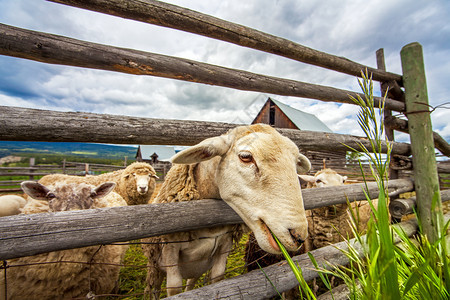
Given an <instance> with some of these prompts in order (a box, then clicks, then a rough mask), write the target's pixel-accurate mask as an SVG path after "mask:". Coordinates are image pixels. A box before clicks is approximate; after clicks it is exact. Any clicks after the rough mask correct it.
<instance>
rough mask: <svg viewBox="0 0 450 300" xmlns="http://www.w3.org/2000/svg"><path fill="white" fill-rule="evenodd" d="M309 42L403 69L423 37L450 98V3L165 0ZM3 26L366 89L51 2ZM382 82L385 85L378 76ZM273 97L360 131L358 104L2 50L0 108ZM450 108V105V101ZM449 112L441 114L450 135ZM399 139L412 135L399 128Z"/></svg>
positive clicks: (432, 76) (156, 106)
mask: <svg viewBox="0 0 450 300" xmlns="http://www.w3.org/2000/svg"><path fill="white" fill-rule="evenodd" d="M166 2H168V3H172V4H175V5H179V6H182V7H186V8H189V9H192V10H196V11H199V12H202V13H206V14H209V15H212V16H215V17H218V18H221V19H224V20H227V21H231V22H235V23H238V24H242V25H245V26H249V27H252V28H255V29H258V30H260V31H263V32H266V33H270V34H272V35H276V36H280V37H283V38H287V39H289V40H292V41H294V42H296V43H299V44H301V45H304V46H307V47H310V48H313V49H316V50H320V51H323V52H328V53H331V54H334V55H338V56H344V57H346V58H348V59H351V60H353V61H356V62H359V63H363V64H365V65H369V66H372V67H376V60H375V51H376V50H377V49H379V48H384V51H385V56H386V65H387V70H388V71H390V72H394V73H398V74H401V62H400V50H401V48H402V47H403V46H404V45H406V44H408V43H411V42H419V43H421V44H422V46H423V49H424V56H425V68H426V75H427V83H428V94H429V101H430V104H431V105H432V106H438V105H442V104H444V103H446V102H450V96H449V95H450V82H449V81H450V22H449V20H450V1H447V0H441V1H439V0H436V1H411V0H409V1H407V0H391V1H381V0H380V1H374V0H368V1H360V0H349V1H307V0H247V1H237V0H221V1H204V0H171V1H166ZM0 23H4V24H7V25H12V26H17V27H22V28H25V29H31V30H37V31H43V32H47V33H53V34H58V35H64V36H68V37H72V38H76V39H80V40H86V41H90V42H96V43H102V44H107V45H113V46H118V47H126V48H132V49H137V50H143V51H148V52H153V53H159V54H165V55H171V56H177V57H182V58H188V59H193V60H197V61H201V62H206V63H210V64H215V65H221V66H225V67H229V68H235V69H242V70H247V71H251V72H255V73H260V74H265V75H270V76H276V77H282V78H289V79H294V80H300V81H304V82H309V83H315V84H321V85H329V86H333V87H338V88H343V89H348V90H354V91H360V90H359V87H358V82H357V79H356V78H354V77H352V76H348V75H343V74H340V73H337V72H333V71H329V70H325V69H322V68H318V67H313V66H309V65H306V64H303V63H300V62H296V61H292V60H289V59H285V58H282V57H277V56H275V55H271V54H267V53H263V52H260V51H256V50H251V49H247V48H243V47H239V46H236V45H232V44H228V43H226V42H221V41H216V40H213V39H209V38H206V37H202V36H197V35H193V34H190V33H185V32H182V31H177V30H173V29H168V28H163V27H158V26H155V25H150V24H144V23H139V22H135V21H131V20H126V19H121V18H117V17H112V16H108V15H104V14H99V13H95V12H90V11H86V10H82V9H78V8H72V7H69V6H64V5H60V4H55V3H51V2H47V1H44V0H0ZM375 88H376V90H378V88H379V85H378V83H376V82H375ZM267 96H271V97H274V98H275V99H278V100H280V101H282V102H284V103H286V104H289V105H291V106H293V107H295V108H298V109H301V110H303V111H306V112H309V113H313V114H315V115H316V116H317V117H319V119H321V120H322V121H323V122H324V123H325V124H326V125H327V126H328V127H330V128H331V129H332V130H333V131H335V132H337V133H346V134H356V135H360V134H361V132H360V130H359V128H358V125H357V122H356V118H355V115H356V113H357V110H358V109H357V107H355V106H353V105H345V104H333V103H326V102H320V101H315V100H309V99H302V98H296V97H281V96H277V95H261V94H260V93H255V92H245V91H238V90H233V89H228V88H222V87H213V86H209V85H203V84H197V83H190V82H182V81H176V80H170V79H163V78H157V77H151V76H136V75H127V74H120V73H114V72H109V71H99V70H90V69H82V68H76V67H66V66H59V65H49V64H43V63H38V62H34V61H27V60H24V59H17V58H12V57H7V56H0V105H8V106H19V107H27V108H39V109H48V110H58V111H83V112H93V113H108V114H117V115H129V116H138V117H149V118H167V119H183V120H204V121H221V122H241V123H242V122H243V123H248V122H250V121H252V120H253V118H254V117H255V115H256V113H257V112H258V110H259V109H260V108H261V106H262V104H263V103H264V101H265V100H266V99H267ZM447 107H450V105H447ZM449 117H450V110H448V109H445V108H441V109H437V110H436V111H435V112H433V114H432V120H433V129H434V130H435V131H437V132H439V133H440V134H441V135H442V136H443V137H444V138H445V139H446V140H447V141H448V140H450V122H449ZM397 137H398V139H400V140H404V139H405V138H406V137H405V136H402V135H397Z"/></svg>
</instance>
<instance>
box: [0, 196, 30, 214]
mask: <svg viewBox="0 0 450 300" xmlns="http://www.w3.org/2000/svg"><path fill="white" fill-rule="evenodd" d="M26 203H27V200H25V199H24V198H22V197H20V196H18V195H4V196H0V217H6V216H12V215H18V214H20V210H21V209H22V208H23V207H24V206H25V204H26Z"/></svg>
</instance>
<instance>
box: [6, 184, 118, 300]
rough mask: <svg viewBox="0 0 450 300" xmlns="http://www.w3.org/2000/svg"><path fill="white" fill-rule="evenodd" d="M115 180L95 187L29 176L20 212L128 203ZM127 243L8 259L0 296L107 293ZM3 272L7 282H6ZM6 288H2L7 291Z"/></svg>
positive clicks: (48, 297)
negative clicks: (117, 190)
mask: <svg viewBox="0 0 450 300" xmlns="http://www.w3.org/2000/svg"><path fill="white" fill-rule="evenodd" d="M114 187H115V183H113V182H107V183H103V184H101V185H99V186H97V187H95V186H93V185H88V184H85V183H79V184H76V183H66V182H53V183H52V184H50V185H48V186H44V185H42V184H40V183H36V182H33V181H25V182H23V183H22V189H23V190H24V191H25V192H26V193H27V194H28V195H29V196H30V197H31V198H29V201H28V203H27V204H26V205H25V207H24V208H23V213H24V214H34V213H45V212H59V211H69V210H80V209H92V208H102V207H112V206H126V202H125V200H123V198H122V197H121V196H120V195H118V194H117V193H115V192H112V190H113V189H114ZM126 250H127V247H126V246H119V245H108V246H91V247H84V248H79V249H71V250H62V251H55V252H50V253H45V254H39V255H35V256H28V257H22V258H17V259H11V260H8V266H9V268H8V269H7V270H6V272H1V274H0V299H2V300H4V299H5V298H4V297H5V295H6V296H7V299H9V300H14V299H67V298H74V297H86V296H87V295H88V294H89V295H93V294H95V295H101V294H106V293H110V292H111V291H112V290H113V289H114V287H115V286H116V282H117V280H118V277H119V268H120V266H119V264H120V263H121V262H122V259H123V257H124V254H125V251H126ZM5 274H6V277H7V278H6V282H5V277H4V276H5ZM5 287H6V291H5Z"/></svg>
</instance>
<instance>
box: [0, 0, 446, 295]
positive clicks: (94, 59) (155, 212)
mask: <svg viewBox="0 0 450 300" xmlns="http://www.w3.org/2000/svg"><path fill="white" fill-rule="evenodd" d="M53 2H58V3H63V4H68V5H72V6H77V7H80V8H85V9H90V10H94V11H98V12H102V13H107V14H112V15H115V16H118V17H123V18H128V19H133V20H138V21H142V22H147V23H153V24H157V25H160V26H166V27H170V28H176V29H180V30H184V31H189V32H192V33H196V34H201V35H204V36H207V37H211V38H216V39H221V40H225V41H227V42H231V43H235V44H238V45H241V46H244V47H250V48H254V49H257V50H261V51H266V52H269V53H272V54H276V55H281V56H284V57H287V58H290V59H293V60H297V61H299V62H303V63H308V64H312V65H316V66H319V67H324V68H328V69H331V70H335V71H338V72H342V73H346V74H349V75H352V76H359V75H360V73H361V71H364V70H366V69H367V70H368V71H369V72H371V73H372V74H373V78H374V79H375V80H378V81H380V83H381V84H382V88H386V87H387V86H389V88H390V89H389V91H390V92H389V94H388V99H386V108H387V109H388V110H391V111H396V112H400V113H405V112H406V111H407V109H408V106H407V105H406V104H405V101H406V103H407V102H408V101H407V100H408V99H407V98H408V97H409V96H408V92H409V90H407V91H406V92H407V93H406V96H405V94H404V93H403V91H402V89H401V88H400V87H403V86H404V84H405V79H409V78H410V76H411V74H410V73H408V76H407V77H405V76H402V75H399V74H393V73H389V72H386V71H384V59H383V57H382V55H380V53H381V52H380V51H379V52H378V55H377V60H378V62H379V64H378V68H370V67H368V66H364V65H361V64H359V63H356V62H352V61H350V60H348V59H345V58H342V57H337V56H334V55H330V54H326V53H323V52H320V51H316V50H313V49H310V48H307V47H305V46H302V45H299V44H296V43H294V42H292V41H288V40H285V39H282V38H279V37H275V36H271V35H269V34H265V33H262V32H259V31H256V30H254V29H251V28H248V27H244V26H241V25H237V24H234V23H230V22H226V21H224V20H220V19H217V18H214V17H211V16H207V15H203V14H201V13H198V12H194V11H191V10H187V9H184V8H181V7H177V6H174V5H169V4H166V3H162V2H158V1H153V0H146V1H145V2H144V1H138V0H129V1H126V2H124V1H119V0H108V1H106V0H54V1H53ZM413 46H414V45H413ZM0 54H2V55H8V56H14V57H20V58H24V59H31V60H35V61H40V62H44V63H51V64H63V65H69V66H78V67H85V68H93V69H100V70H109V71H116V72H122V73H128V74H135V75H150V76H159V77H166V78H172V79H177V80H185V81H191V82H197V83H204V84H212V85H217V86H223V87H229V88H234V89H240V90H247V91H256V92H265V93H271V94H277V95H287V96H296V97H305V98H311V99H318V100H321V101H334V102H340V103H350V104H353V102H352V101H351V100H350V99H349V95H353V96H355V95H357V94H358V93H356V92H354V91H347V90H341V89H336V88H331V87H326V86H319V85H314V84H309V83H305V82H299V81H294V80H288V79H283V78H275V77H270V76H265V75H261V74H255V73H251V72H247V71H243V70H235V69H229V68H224V67H220V66H214V65H210V64H205V63H201V62H197V61H192V60H186V59H181V58H177V57H170V56H165V55H161V54H154V53H148V52H142V51H136V50H130V49H124V48H118V47H112V46H106V45H100V44H95V43H90V42H86V41H81V40H76V39H72V38H68V37H62V36H57V35H53V34H48V33H42V32H36V31H31V30H26V29H22V28H17V27H12V26H8V25H4V24H0ZM405 61H406V59H405ZM413 75H414V74H413ZM409 89H411V90H412V89H414V88H413V87H412V88H409ZM375 100H376V102H379V101H380V100H381V99H380V98H376V99H375ZM424 107H425V106H423V107H421V108H420V110H421V111H420V112H422V113H423V111H424ZM408 112H409V114H408V116H410V115H411V114H412V112H411V110H410V109H409V110H408ZM425 114H426V115H427V116H428V117H429V112H428V113H425ZM68 120H70V122H68ZM410 121H411V120H410ZM394 123H395V122H394ZM81 125H82V126H81ZM387 125H388V124H387ZM403 125H404V124H403ZM235 126H236V125H235V124H227V123H217V122H194V121H179V120H161V119H149V118H135V117H125V116H115V115H106V114H93V113H83V112H57V111H48V110H37V109H27V108H18V107H5V106H2V107H0V139H2V140H10V141H23V140H26V141H54V142H56V141H64V142H96V143H113V144H141V145H145V144H164V145H193V144H196V143H198V142H200V141H201V140H203V139H205V138H208V137H212V136H216V135H220V134H222V133H224V132H226V131H227V130H229V129H231V128H233V127H235ZM389 128H393V129H397V128H396V127H395V126H391V127H389ZM279 131H280V132H281V133H282V134H283V135H285V136H287V137H289V138H290V139H292V140H293V141H294V143H296V144H297V145H298V146H299V148H300V149H301V150H302V151H307V150H311V151H322V150H328V151H335V150H340V151H346V150H347V147H346V146H344V144H345V145H349V146H351V147H353V148H355V149H359V145H360V143H361V144H363V145H365V146H367V147H368V146H369V145H368V141H367V140H366V139H365V138H362V137H357V136H350V135H341V134H330V133H320V132H308V131H298V130H291V129H279ZM430 135H431V133H430ZM434 136H435V138H434V143H435V145H436V146H437V147H438V148H439V150H440V151H441V152H442V153H444V154H445V155H446V156H448V155H449V151H448V149H450V148H449V147H448V144H446V143H445V141H442V139H439V138H438V136H437V135H436V134H435V135H434ZM431 143H433V141H431ZM432 146H433V145H432ZM421 147H422V145H419V144H414V143H413V144H412V145H409V144H405V143H398V142H394V143H393V151H392V154H393V155H394V156H397V157H398V161H397V163H398V165H407V164H408V162H409V163H410V161H409V160H410V157H409V156H410V155H411V153H413V152H415V151H416V149H419V148H421ZM368 148H369V147H368ZM382 151H384V152H385V151H386V147H385V146H384V147H383V149H382ZM428 152H429V153H431V152H433V151H428ZM431 154H432V153H431ZM413 162H414V165H415V166H416V168H417V167H419V166H420V168H422V167H424V168H430V166H421V165H420V163H419V162H416V161H415V160H414V157H413ZM431 171H432V172H437V171H436V165H434V167H433V165H431ZM394 176H398V174H396V175H394ZM414 176H415V178H414V180H415V185H416V186H418V185H419V186H421V185H422V183H421V180H423V179H418V178H417V175H416V174H414ZM427 176H429V177H430V178H431V177H433V175H432V176H430V175H427ZM434 187H435V186H434V185H433V188H434ZM362 188H363V186H362V185H361V184H355V185H347V186H344V187H337V188H336V187H333V188H323V189H321V190H320V191H319V190H317V189H316V190H305V191H303V197H304V199H305V207H306V208H307V209H311V208H314V207H318V206H326V205H331V204H337V203H345V202H346V201H347V200H346V199H347V197H349V199H350V200H363V199H365V197H364V195H363V193H362ZM368 188H369V189H373V190H372V192H371V193H373V194H376V193H377V188H376V186H375V185H373V186H372V185H371V184H370V183H369V185H368ZM389 189H390V193H391V196H392V197H395V196H396V195H398V194H399V193H403V192H408V191H413V190H414V185H413V183H412V181H410V180H408V179H393V180H390V182H389ZM352 193H354V194H352ZM419 194H420V196H419V195H418V197H417V198H418V199H417V201H418V202H419V203H420V202H425V206H426V205H427V204H426V202H427V200H426V199H424V196H423V194H422V193H419ZM422 209H424V207H422ZM202 210H207V211H208V213H207V214H203V213H198V212H199V211H202ZM148 216H151V218H149V217H148ZM99 219H100V220H102V224H101V226H98V220H99ZM239 222H242V220H241V219H240V218H239V217H238V216H237V215H236V213H235V212H234V211H233V210H232V209H230V208H229V207H228V206H227V205H226V204H225V203H224V202H223V201H217V200H199V201H192V202H188V203H169V204H158V205H143V206H139V207H120V208H105V209H98V210H95V212H94V211H89V210H86V211H72V212H64V213H54V214H45V215H39V214H36V215H27V216H22V215H18V216H11V217H4V218H1V219H0V231H1V232H2V233H4V234H2V236H1V237H0V241H1V242H0V259H1V260H6V259H11V258H16V257H21V256H26V255H34V254H38V253H43V252H48V251H55V250H63V249H71V248H76V247H83V246H89V245H98V244H108V243H112V242H120V241H129V240H132V239H138V238H144V237H148V236H155V235H160V234H166V233H173V232H179V231H185V230H192V229H198V228H205V227H210V226H214V225H225V224H235V223H239ZM430 223H431V222H430ZM44 225H45V226H44ZM324 258H325V259H326V258H327V256H326V255H325V256H324ZM304 263H305V261H303V262H302V265H304ZM280 272H284V271H282V270H281V271H280ZM252 273H253V272H252ZM252 273H249V274H246V275H247V277H246V275H242V276H240V279H239V280H238V279H236V280H233V281H232V282H233V286H237V289H238V290H239V292H237V293H234V294H233V295H229V294H226V289H217V290H214V291H213V294H212V292H211V291H210V290H208V289H206V290H204V291H206V292H205V293H204V294H202V293H203V292H202V290H201V289H197V290H195V291H193V292H194V296H190V297H191V299H198V295H202V296H203V297H208V298H212V297H214V298H221V297H229V299H241V298H247V299H248V298H251V299H262V298H266V297H271V296H275V295H276V292H275V291H274V290H273V288H272V287H271V285H270V284H268V283H267V282H266V281H265V280H266V279H265V278H263V277H261V278H259V279H258V280H260V281H261V285H262V286H258V289H255V290H245V289H251V287H246V286H245V285H243V283H245V282H246V279H245V278H249V277H248V276H251V275H250V274H252ZM287 276H288V279H287V280H288V282H289V285H290V286H293V285H294V284H295V278H294V276H293V275H292V276H291V275H287ZM227 282H228V281H223V283H222V284H223V285H225V286H227ZM241 284H242V285H241ZM206 288H207V287H206ZM207 291H209V292H207ZM281 291H282V290H281ZM195 293H197V294H195ZM182 297H186V298H188V299H189V297H188V294H184V296H182Z"/></svg>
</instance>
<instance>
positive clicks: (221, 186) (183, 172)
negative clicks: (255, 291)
mask: <svg viewBox="0 0 450 300" xmlns="http://www.w3.org/2000/svg"><path fill="white" fill-rule="evenodd" d="M172 162H173V163H174V165H173V167H172V168H171V169H170V171H169V173H168V174H167V176H166V179H165V181H164V184H163V186H162V187H161V190H160V192H159V193H158V195H157V196H156V198H155V200H154V201H153V203H163V202H180V201H194V200H198V199H208V198H210V199H222V200H224V201H225V202H226V203H228V204H229V205H230V206H231V207H232V208H233V209H234V210H235V211H236V212H237V213H238V214H239V215H240V216H241V218H242V219H243V220H244V222H245V223H246V225H248V227H250V229H251V230H252V231H253V232H254V233H255V236H256V239H257V241H258V243H259V244H260V246H261V248H263V249H264V250H266V251H268V252H271V253H280V249H279V247H278V245H277V244H276V242H275V240H274V238H273V236H272V234H271V232H273V233H274V234H275V235H276V236H277V237H278V239H279V240H280V241H281V242H282V243H283V244H284V245H285V246H286V248H287V249H290V250H294V249H297V248H298V247H299V245H300V244H301V243H302V242H303V241H304V240H305V239H306V236H307V223H306V216H305V210H304V207H303V199H302V195H301V190H300V185H299V184H298V177H297V173H298V172H307V171H308V170H309V169H310V167H311V164H310V162H309V160H308V159H307V158H306V157H305V156H304V155H302V154H300V153H299V150H298V148H297V146H296V145H295V144H294V143H293V142H292V141H291V140H289V139H288V138H286V137H284V136H282V135H281V134H279V133H278V132H277V131H276V130H275V129H273V128H272V127H271V126H268V125H261V124H257V125H251V126H240V127H236V128H235V129H233V130H231V131H229V132H228V133H227V134H225V135H222V136H218V137H213V138H209V139H206V140H204V141H203V142H201V143H199V144H197V145H195V146H193V147H191V148H189V149H186V150H184V151H181V152H179V153H178V154H176V155H175V156H174V157H173V158H172ZM241 232H242V231H241V227H240V226H236V225H228V226H217V227H213V228H207V229H200V230H194V231H189V232H182V233H175V234H169V235H164V236H161V237H152V238H148V239H145V240H143V241H145V242H149V243H148V244H144V245H143V249H144V254H145V255H146V256H147V257H148V259H149V262H148V270H147V272H148V273H147V284H148V286H147V289H146V292H147V293H150V292H151V293H152V295H153V296H156V297H157V298H158V297H159V289H160V285H161V282H162V281H163V279H164V276H165V275H167V292H168V294H169V295H174V294H176V293H179V292H181V291H182V282H183V279H188V281H187V287H186V289H187V290H189V289H191V288H193V286H194V284H195V282H196V280H197V279H198V278H199V277H200V276H201V275H202V274H203V273H205V272H206V271H208V270H211V272H210V277H211V278H212V281H213V282H215V281H217V280H220V279H221V278H223V276H224V273H225V267H226V261H227V256H228V254H229V252H230V250H231V248H232V244H233V240H235V241H236V240H238V239H239V237H240V235H241Z"/></svg>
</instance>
